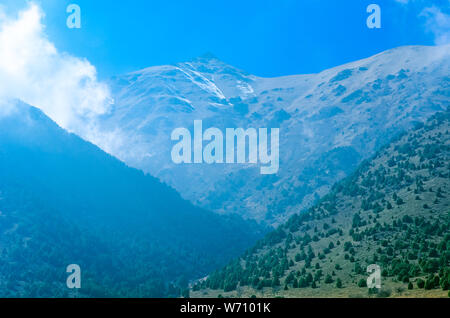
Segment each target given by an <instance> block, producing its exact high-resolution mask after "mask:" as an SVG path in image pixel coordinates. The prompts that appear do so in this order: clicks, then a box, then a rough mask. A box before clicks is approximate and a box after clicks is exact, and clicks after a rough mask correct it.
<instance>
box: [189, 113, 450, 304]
mask: <svg viewBox="0 0 450 318" xmlns="http://www.w3.org/2000/svg"><path fill="white" fill-rule="evenodd" d="M370 264H377V265H379V266H380V267H381V269H382V276H383V277H382V291H381V292H380V293H379V294H378V295H379V296H389V295H392V296H406V297H408V296H420V297H436V296H438V297H439V296H447V294H448V291H447V290H448V289H449V288H450V108H449V109H448V110H447V111H446V112H444V113H438V114H436V115H435V116H433V117H432V118H431V119H430V120H429V121H427V123H426V124H425V125H421V126H419V127H417V128H416V129H415V130H412V131H410V132H409V133H407V134H404V135H402V136H400V137H398V138H397V140H395V141H393V142H392V143H391V144H390V145H388V146H386V147H383V149H381V150H380V151H379V152H378V154H377V155H376V156H375V157H374V158H372V159H371V160H367V161H365V162H363V163H362V164H361V165H360V166H359V168H358V169H357V171H356V172H355V173H354V174H353V175H352V176H350V177H348V178H346V179H344V180H343V181H341V182H339V183H337V184H336V185H335V186H333V188H332V191H331V192H330V193H329V194H328V195H326V196H325V197H324V198H323V199H321V200H320V202H319V203H318V204H317V205H315V206H313V207H312V208H310V209H309V210H308V211H305V212H303V213H300V214H297V215H294V216H292V217H291V218H290V219H289V221H288V222H287V223H285V224H283V225H282V226H280V227H279V228H278V229H277V230H276V231H274V232H272V233H270V234H268V235H267V236H266V237H265V239H263V240H261V241H259V242H258V243H257V244H256V245H255V247H254V248H252V249H250V250H249V251H248V252H246V253H245V254H244V255H243V256H242V257H241V258H240V259H239V260H236V261H234V262H232V263H230V264H229V265H228V266H227V267H225V268H224V269H222V270H219V271H216V272H214V273H212V274H211V275H209V277H208V279H207V280H206V281H203V282H201V283H198V284H197V285H196V286H195V287H194V290H195V292H194V293H193V296H197V297H198V296H217V295H218V294H222V295H224V296H250V295H252V294H255V295H257V296H274V295H277V296H286V297H313V296H320V297H359V296H368V289H367V288H366V287H365V284H366V279H367V278H368V274H367V273H366V268H367V266H368V265H370Z"/></svg>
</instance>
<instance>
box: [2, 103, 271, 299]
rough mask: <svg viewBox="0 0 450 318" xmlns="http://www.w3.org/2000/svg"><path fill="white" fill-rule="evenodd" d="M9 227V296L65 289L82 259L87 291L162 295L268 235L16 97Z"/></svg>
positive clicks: (8, 174)
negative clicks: (203, 204) (189, 197)
mask: <svg viewBox="0 0 450 318" xmlns="http://www.w3.org/2000/svg"><path fill="white" fill-rule="evenodd" d="M2 107H3V105H2ZM2 110H3V108H2ZM0 233H1V235H0V295H1V296H5V295H6V296H35V295H37V296H55V295H61V293H65V292H66V288H65V286H64V284H65V276H66V274H65V268H66V266H67V265H69V264H72V263H77V264H79V265H80V266H81V268H82V270H83V273H85V275H86V277H89V279H90V280H88V282H89V283H87V285H86V288H83V289H82V290H81V291H80V293H81V294H82V295H84V296H136V297H140V296H146V297H156V296H159V297H163V296H168V295H172V296H177V295H179V290H178V289H176V288H178V286H187V282H188V280H190V279H195V278H198V277H202V276H203V275H205V274H206V273H207V272H208V271H211V270H213V269H214V268H217V266H219V264H223V263H224V262H226V261H227V259H230V258H231V257H232V256H233V255H234V256H236V255H238V253H240V252H242V251H243V250H244V249H245V248H247V247H248V246H250V245H251V244H252V243H253V242H254V241H255V240H256V239H257V238H259V237H261V235H262V233H263V232H262V230H261V228H260V227H259V226H256V225H255V224H253V223H251V222H247V221H243V220H242V219H240V218H239V217H236V216H234V217H222V216H219V215H217V214H215V213H212V212H208V211H205V210H203V209H200V208H197V207H194V206H193V205H192V204H191V203H189V202H188V201H185V200H183V199H182V198H181V197H180V196H179V195H178V194H177V193H176V192H175V191H174V190H173V189H171V188H169V187H168V186H166V185H164V184H162V183H160V182H159V181H158V180H157V179H155V178H153V177H151V176H149V175H145V174H144V173H142V172H141V171H138V170H135V169H132V168H129V167H127V166H126V165H125V164H123V163H122V162H120V161H119V160H117V159H115V158H113V157H111V156H110V155H107V154H106V153H104V152H103V151H101V150H100V149H99V148H97V147H96V146H94V145H92V144H90V143H88V142H85V141H83V140H82V139H80V138H79V137H77V136H75V135H73V134H70V133H67V132H66V131H64V130H63V129H61V128H59V127H58V126H57V125H56V124H55V123H54V122H52V121H51V120H50V119H49V118H48V117H46V116H45V115H44V114H43V113H42V112H41V111H39V110H38V109H36V108H33V107H30V106H28V105H25V104H22V103H17V104H16V105H15V106H14V107H13V108H12V110H10V111H9V112H7V113H6V114H4V113H3V112H2V114H1V115H0ZM169 283H172V284H173V285H174V286H177V287H176V288H175V287H174V286H172V287H171V284H169ZM5 285H7V286H8V288H6V289H5V288H1V287H4V286H5ZM52 286H58V287H61V288H57V289H53V287H52Z"/></svg>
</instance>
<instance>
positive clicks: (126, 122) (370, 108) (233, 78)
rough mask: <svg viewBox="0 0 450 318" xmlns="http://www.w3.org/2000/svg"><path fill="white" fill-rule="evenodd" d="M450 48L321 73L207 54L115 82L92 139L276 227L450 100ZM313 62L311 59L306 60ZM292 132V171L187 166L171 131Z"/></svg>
mask: <svg viewBox="0 0 450 318" xmlns="http://www.w3.org/2000/svg"><path fill="white" fill-rule="evenodd" d="M449 57H450V46H440V47H425V46H406V47H399V48H396V49H392V50H388V51H385V52H382V53H380V54H377V55H375V56H372V57H370V58H367V59H363V60H360V61H356V62H353V63H349V64H345V65H342V66H338V67H335V68H332V69H329V70H325V71H323V72H320V73H318V74H309V75H294V76H283V77H278V78H262V77H257V76H254V75H251V74H248V73H246V72H244V71H241V70H239V69H237V68H235V67H232V66H230V65H227V64H226V63H224V62H222V61H220V60H218V59H217V58H215V57H214V56H211V55H207V56H204V57H200V58H196V59H194V60H192V61H189V62H185V63H179V64H175V65H167V66H157V67H150V68H147V69H144V70H141V71H137V72H133V73H130V74H126V75H123V76H118V77H115V78H113V79H111V82H110V86H111V89H112V91H113V93H114V100H115V104H114V106H113V107H112V109H111V111H110V112H109V113H108V114H106V115H104V116H102V117H100V118H98V121H99V129H98V131H96V132H95V133H90V134H88V133H85V134H84V137H85V138H86V139H88V140H90V141H91V142H93V143H95V144H97V145H98V146H99V147H101V148H102V149H103V150H105V151H106V152H108V153H110V154H112V155H114V156H116V157H118V158H120V159H121V160H123V161H124V162H126V163H127V164H128V165H130V166H132V167H135V168H138V169H141V170H143V171H145V172H148V173H151V174H152V175H154V176H156V177H158V178H160V179H161V180H163V181H164V182H166V183H167V184H169V185H170V186H172V187H174V188H175V189H176V190H177V191H179V192H180V193H181V195H182V196H183V197H184V198H186V199H188V200H190V201H191V202H194V203H195V204H198V205H200V206H202V207H204V208H208V209H210V210H213V211H215V212H218V213H222V214H223V213H226V214H239V215H241V216H243V217H245V218H250V219H255V220H257V221H260V222H266V223H269V224H272V225H273V224H275V225H276V224H281V223H282V222H283V221H286V220H287V219H288V218H289V216H290V215H292V214H293V213H295V212H296V211H298V210H299V209H304V208H307V207H309V206H311V204H313V203H314V202H315V201H316V200H317V199H318V198H319V197H321V196H323V195H324V194H326V193H327V192H328V191H329V189H330V187H331V185H332V184H334V183H335V182H336V181H338V180H340V179H342V178H344V177H345V176H347V175H349V174H350V173H351V172H353V171H354V169H356V167H357V166H358V164H359V163H361V161H363V160H364V159H366V158H369V157H370V156H372V155H373V154H374V153H375V152H376V151H377V150H378V149H379V147H380V146H381V145H383V144H385V143H386V142H388V141H389V140H390V138H391V137H392V136H393V135H395V134H396V133H399V132H400V131H402V130H403V129H408V128H411V127H412V126H413V125H414V124H415V123H416V122H423V121H424V120H425V119H426V118H428V117H429V116H431V115H432V114H433V113H435V112H437V111H440V110H443V109H445V108H446V106H447V105H448V101H449V95H450V77H449V74H450V58H449ZM305 63H307V61H305ZM194 120H202V121H203V127H204V129H206V128H208V127H217V128H219V129H221V130H222V131H225V129H226V128H245V129H246V128H250V127H251V128H280V137H279V138H280V145H279V151H280V168H279V171H278V173H277V174H273V175H261V174H260V167H259V165H250V164H231V165H230V164H215V165H214V164H213V165H208V164H191V165H176V164H174V163H173V162H172V159H171V149H172V147H173V146H174V142H173V141H171V133H172V131H173V130H174V129H175V128H178V127H186V128H188V129H189V130H190V131H192V127H193V123H194Z"/></svg>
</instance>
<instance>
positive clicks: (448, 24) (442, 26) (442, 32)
mask: <svg viewBox="0 0 450 318" xmlns="http://www.w3.org/2000/svg"><path fill="white" fill-rule="evenodd" d="M448 4H449V7H450V1H449V2H448ZM420 16H422V17H424V18H425V27H426V30H427V31H428V32H431V33H432V34H433V35H434V42H435V44H437V45H444V44H449V43H450V15H449V14H447V13H445V12H444V11H443V10H442V9H440V8H438V7H436V6H432V7H428V8H425V9H424V10H423V11H422V13H421V14H420Z"/></svg>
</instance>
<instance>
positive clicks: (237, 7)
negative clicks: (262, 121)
mask: <svg viewBox="0 0 450 318" xmlns="http://www.w3.org/2000/svg"><path fill="white" fill-rule="evenodd" d="M34 2H35V3H38V4H39V5H40V6H41V8H42V9H43V11H44V12H45V18H44V21H43V22H44V24H45V25H46V33H47V35H48V38H49V39H50V40H51V41H52V42H53V43H54V44H55V46H56V47H57V48H58V49H59V50H61V51H65V52H68V53H70V54H72V55H74V56H78V57H85V58H87V59H88V60H89V61H90V62H91V63H92V64H93V65H94V66H95V67H96V68H97V71H98V73H99V77H100V79H102V78H107V77H109V76H111V75H116V74H122V73H126V72H129V71H134V70H138V69H141V68H144V67H148V66H153V65H162V64H169V63H176V62H182V61H186V60H189V59H191V58H193V57H196V56H199V55H202V54H203V53H205V52H212V53H214V54H215V55H216V56H218V57H219V58H220V59H222V60H223V61H225V62H227V63H229V64H232V65H234V66H237V67H239V68H241V69H243V70H246V71H248V72H250V73H253V74H256V75H259V76H268V77H269V76H280V75H288V74H302V73H312V72H319V71H321V70H323V69H326V68H329V67H332V66H336V65H339V64H343V63H346V62H350V61H353V60H357V59H360V58H364V57H368V56H370V55H373V54H376V53H379V52H381V51H383V50H386V49H389V48H393V47H397V46H401V45H410V44H421V45H433V44H435V42H436V30H435V28H434V27H433V21H431V22H430V19H431V18H432V17H430V16H429V15H428V16H427V15H426V14H423V12H424V9H425V8H430V7H434V8H437V10H439V11H438V12H441V13H444V14H449V0H435V1H425V0H423V1H421V0H409V1H407V0H370V1H365V0H343V1H336V0H270V1H269V0H208V1H206V0H128V1H115V0H72V1H66V0H36V1H34ZM0 3H1V4H3V5H4V10H5V11H7V12H8V13H9V14H11V13H13V12H14V11H15V10H18V9H20V8H24V7H25V6H26V1H25V0H0ZM70 3H76V4H78V5H79V6H80V7H81V10H82V28H81V29H77V30H76V29H68V28H67V27H66V19H67V16H68V14H67V13H66V7H67V5H68V4H70ZM370 3H376V4H378V5H380V7H381V10H382V28H381V29H368V28H367V26H366V19H367V17H368V15H369V14H368V13H366V7H367V6H368V5H369V4H370ZM444 17H448V16H446V15H444ZM441 24H442V23H441ZM444 27H445V26H444ZM447 27H448V25H447ZM444 31H445V30H444Z"/></svg>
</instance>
